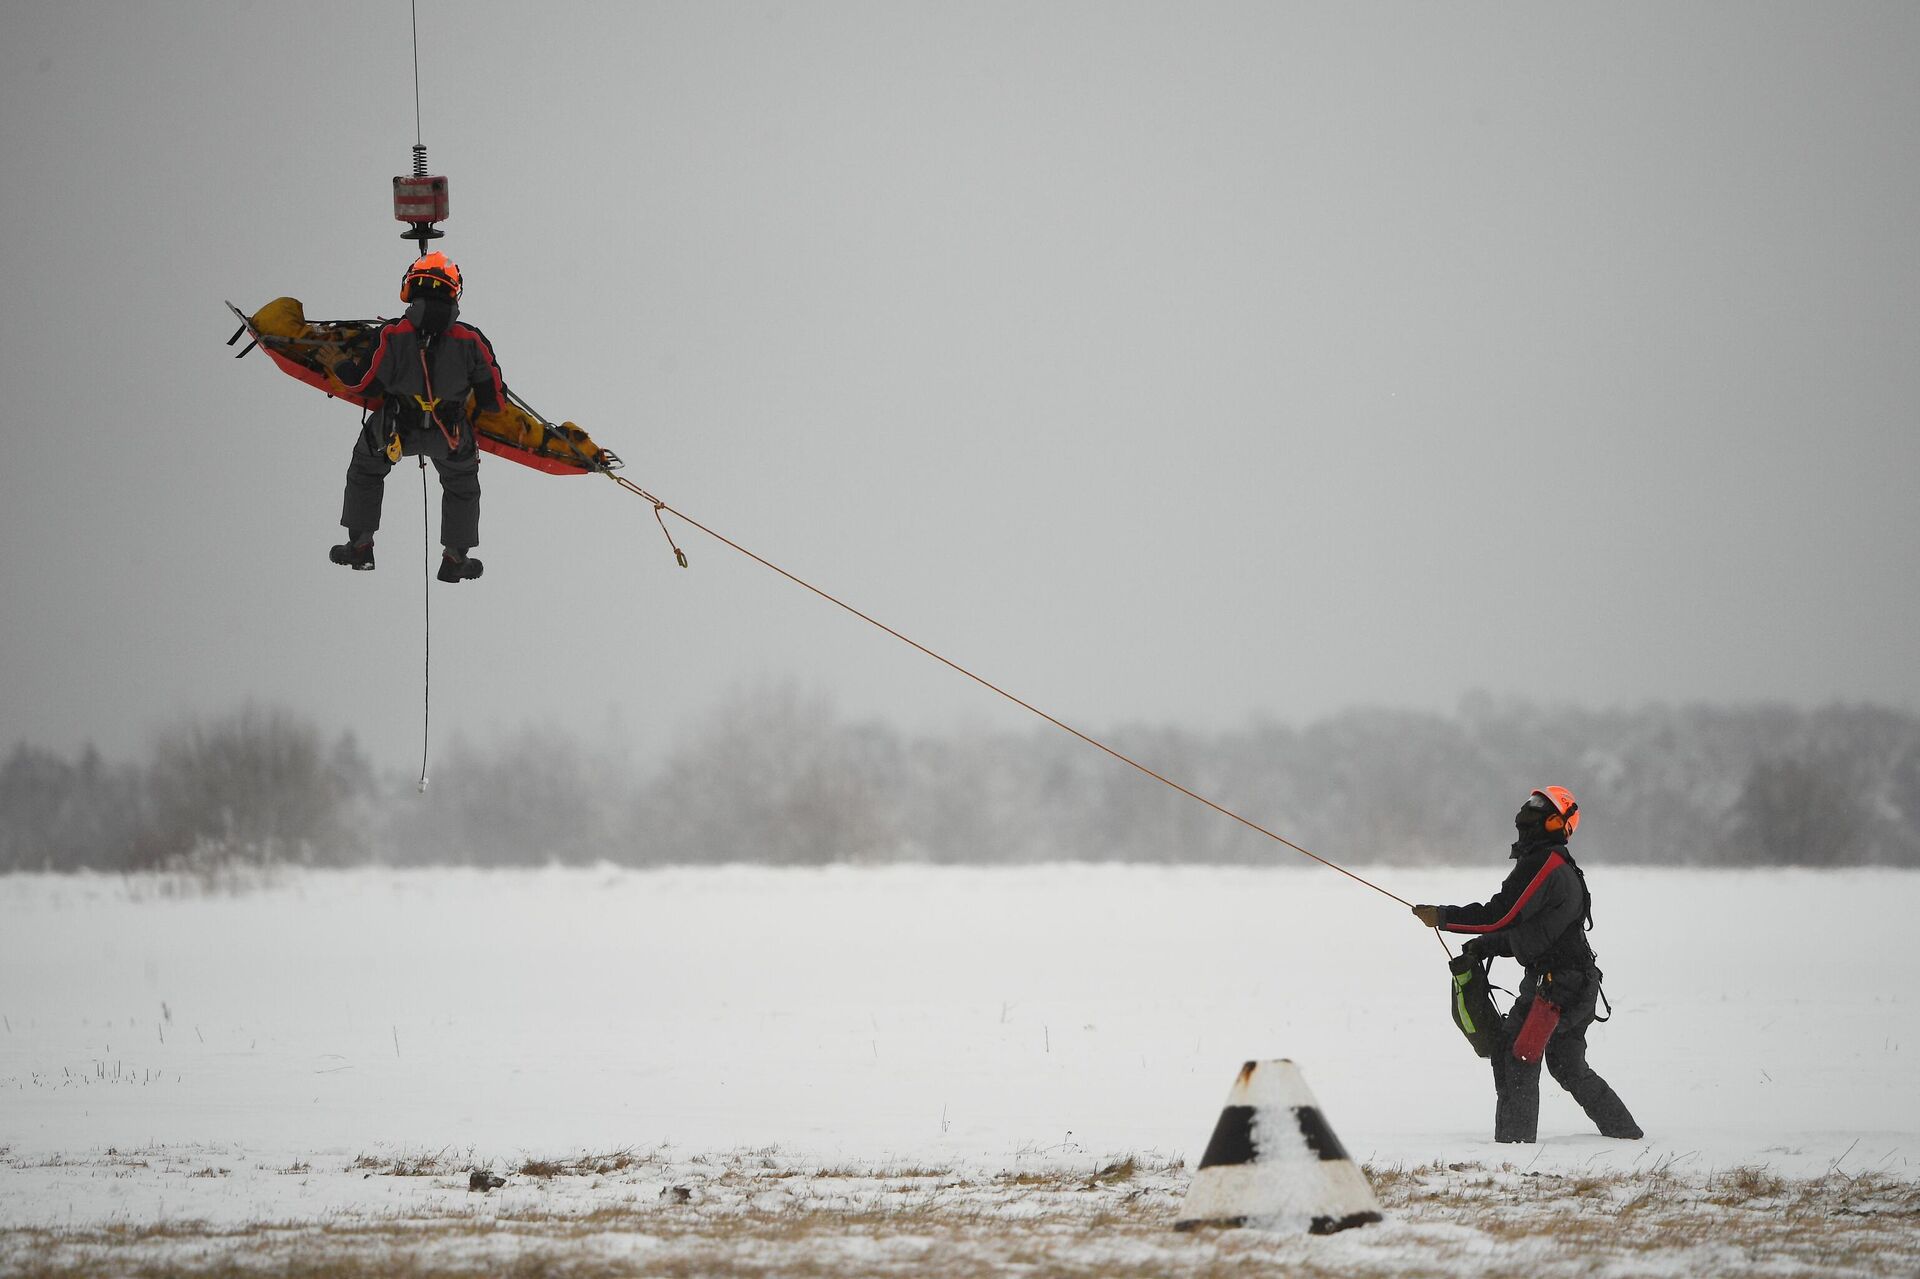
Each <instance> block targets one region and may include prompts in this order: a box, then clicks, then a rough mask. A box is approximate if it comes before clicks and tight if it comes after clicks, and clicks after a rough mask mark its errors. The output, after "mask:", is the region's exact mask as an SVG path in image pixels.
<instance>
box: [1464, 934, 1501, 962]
mask: <svg viewBox="0 0 1920 1279" xmlns="http://www.w3.org/2000/svg"><path fill="white" fill-rule="evenodd" d="M1460 953H1461V954H1463V955H1472V956H1473V957H1474V958H1475V959H1494V958H1497V957H1499V956H1501V955H1504V954H1506V953H1507V939H1506V938H1504V937H1502V936H1501V935H1500V934H1498V933H1492V934H1489V935H1487V936H1484V937H1469V938H1467V940H1466V943H1465V944H1464V945H1462V946H1461V947H1460Z"/></svg>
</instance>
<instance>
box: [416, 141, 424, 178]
mask: <svg viewBox="0 0 1920 1279" xmlns="http://www.w3.org/2000/svg"><path fill="white" fill-rule="evenodd" d="M413 176H414V177H416V178H424V177H426V176H427V148H426V147H425V146H424V145H422V144H421V143H418V142H416V143H414V144H413Z"/></svg>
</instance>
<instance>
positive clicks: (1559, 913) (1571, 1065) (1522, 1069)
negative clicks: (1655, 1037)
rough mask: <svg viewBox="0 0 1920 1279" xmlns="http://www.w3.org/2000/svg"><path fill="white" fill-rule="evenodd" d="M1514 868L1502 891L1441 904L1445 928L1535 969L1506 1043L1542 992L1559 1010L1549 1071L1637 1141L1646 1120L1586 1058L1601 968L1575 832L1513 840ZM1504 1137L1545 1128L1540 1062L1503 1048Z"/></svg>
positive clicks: (1499, 1116) (1593, 1113)
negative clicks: (1570, 837) (1570, 842)
mask: <svg viewBox="0 0 1920 1279" xmlns="http://www.w3.org/2000/svg"><path fill="white" fill-rule="evenodd" d="M1513 857H1514V867H1513V870H1512V872H1511V873H1509V874H1508V875H1507V880H1506V882H1505V883H1504V884H1502V885H1500V891H1499V892H1497V893H1495V894H1494V895H1493V897H1492V898H1491V899H1490V900H1488V901H1485V902H1481V903H1477V904H1475V905H1471V906H1441V907H1438V908H1437V919H1438V922H1437V924H1436V926H1437V927H1439V928H1440V929H1442V930H1443V931H1445V932H1450V933H1469V934H1472V935H1473V936H1474V940H1473V941H1470V942H1468V943H1467V946H1468V948H1469V949H1471V950H1474V951H1477V952H1478V953H1479V954H1481V955H1486V956H1492V955H1510V956H1512V957H1513V958H1514V959H1517V960H1519V961H1520V963H1521V964H1522V965H1524V966H1525V968H1526V970H1527V971H1526V976H1525V977H1524V978H1523V979H1522V980H1521V982H1520V993H1519V996H1518V997H1517V998H1516V999H1515V1000H1514V1001H1513V1007H1512V1008H1510V1009H1508V1010H1507V1015H1506V1018H1505V1024H1504V1026H1503V1027H1502V1029H1503V1031H1504V1038H1505V1042H1506V1043H1507V1044H1511V1043H1512V1042H1513V1040H1514V1037H1515V1036H1516V1035H1518V1034H1519V1032H1520V1026H1521V1023H1522V1022H1523V1021H1525V1020H1526V1015H1527V1010H1528V1009H1529V1008H1530V1007H1531V1006H1532V1004H1533V999H1534V997H1535V996H1536V995H1540V994H1544V995H1545V997H1546V998H1548V999H1550V1000H1551V1001H1552V1002H1553V1003H1555V1004H1556V1005H1558V1006H1559V1008H1560V1024H1559V1025H1558V1026H1556V1027H1555V1028H1554V1031H1553V1036H1552V1037H1551V1038H1550V1039H1548V1040H1547V1050H1546V1063H1547V1070H1548V1072H1549V1073H1551V1074H1552V1075H1553V1078H1554V1080H1555V1082H1557V1083H1558V1084H1559V1085H1560V1086H1561V1087H1562V1088H1564V1089H1566V1090H1567V1091H1568V1092H1569V1093H1571V1094H1573V1099H1574V1100H1575V1101H1577V1102H1579V1103H1580V1108H1581V1109H1582V1110H1584V1111H1586V1112H1587V1118H1589V1119H1591V1120H1593V1122H1594V1125H1595V1126H1596V1127H1598V1128H1599V1129H1600V1132H1601V1134H1602V1135H1603V1136H1607V1137H1627V1138H1637V1137H1639V1136H1640V1135H1641V1132H1640V1126H1639V1125H1638V1124H1636V1123H1635V1122H1634V1120H1633V1115H1632V1114H1631V1113H1629V1112H1628V1110H1627V1107H1626V1104H1625V1103H1624V1102H1622V1101H1621V1100H1620V1098H1619V1096H1618V1095H1617V1094H1616V1093H1615V1092H1614V1091H1613V1089H1612V1088H1611V1087H1609V1086H1608V1084H1607V1081H1606V1080H1604V1079H1602V1078H1601V1077H1600V1076H1599V1075H1598V1074H1596V1073H1595V1072H1594V1069H1593V1067H1591V1066H1589V1065H1588V1064H1587V1027H1588V1026H1590V1025H1592V1024H1593V1018H1594V1010H1595V1008H1596V1007H1597V1005H1598V1003H1599V999H1600V969H1599V968H1598V967H1597V966H1596V965H1595V963H1594V957H1593V948H1592V947H1591V946H1589V945H1588V944H1587V934H1586V927H1585V925H1586V922H1587V920H1588V919H1589V917H1590V911H1591V902H1592V899H1591V898H1590V897H1589V896H1588V893H1587V878H1586V876H1585V875H1584V874H1583V873H1582V872H1581V870H1580V867H1579V866H1578V865H1577V864H1575V862H1574V860H1573V855H1572V854H1571V853H1569V852H1568V851H1567V843H1566V837H1565V836H1564V835H1560V834H1545V833H1540V834H1536V835H1534V836H1533V837H1532V838H1529V839H1524V840H1523V841H1521V842H1519V843H1516V844H1515V845H1514V846H1513ZM1492 1061H1493V1088H1494V1094H1495V1096H1496V1098H1497V1100H1496V1102H1495V1106H1494V1117H1493V1139H1494V1140H1495V1141H1533V1140H1534V1139H1535V1138H1536V1136H1537V1135H1538V1131H1539V1126H1540V1063H1539V1062H1538V1061H1533V1062H1523V1061H1520V1060H1518V1059H1517V1058H1515V1057H1514V1055H1513V1053H1512V1052H1511V1051H1508V1050H1507V1049H1505V1048H1503V1049H1501V1050H1499V1051H1496V1052H1495V1053H1494V1054H1493V1058H1492Z"/></svg>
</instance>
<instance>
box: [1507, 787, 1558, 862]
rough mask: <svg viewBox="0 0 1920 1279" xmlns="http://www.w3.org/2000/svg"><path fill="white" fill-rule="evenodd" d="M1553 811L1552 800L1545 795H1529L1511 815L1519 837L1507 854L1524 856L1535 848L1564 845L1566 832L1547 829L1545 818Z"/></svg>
mask: <svg viewBox="0 0 1920 1279" xmlns="http://www.w3.org/2000/svg"><path fill="white" fill-rule="evenodd" d="M1555 811H1556V810H1555V808H1554V806H1553V801H1552V800H1549V799H1548V798H1547V797H1546V796H1545V795H1529V796H1528V797H1527V802H1526V803H1524V804H1522V805H1520V811H1519V812H1517V813H1515V814H1514V815H1513V828H1514V830H1515V831H1516V832H1518V833H1519V836H1520V838H1519V839H1516V840H1515V841H1514V842H1513V852H1512V853H1511V854H1509V856H1512V857H1516V858H1518V857H1525V856H1526V855H1527V854H1528V853H1531V852H1534V851H1535V850H1537V849H1541V848H1551V847H1554V846H1556V845H1558V846H1563V847H1564V846H1565V844H1566V842H1567V832H1566V831H1565V830H1556V831H1550V830H1548V829H1547V818H1549V817H1551V816H1552V815H1553V814H1554V812H1555Z"/></svg>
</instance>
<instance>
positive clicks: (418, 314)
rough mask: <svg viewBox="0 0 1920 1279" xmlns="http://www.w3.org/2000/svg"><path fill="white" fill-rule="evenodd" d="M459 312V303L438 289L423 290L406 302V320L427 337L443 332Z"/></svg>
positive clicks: (436, 335)
mask: <svg viewBox="0 0 1920 1279" xmlns="http://www.w3.org/2000/svg"><path fill="white" fill-rule="evenodd" d="M459 314H460V304H459V303H458V302H455V301H454V300H453V298H452V297H450V296H449V295H447V294H446V293H443V292H441V291H440V290H438V289H431V290H423V291H422V292H421V293H420V294H419V296H417V297H415V298H414V299H413V301H411V302H409V303H407V320H408V321H409V322H410V323H411V324H412V325H413V327H414V330H415V331H416V332H418V333H421V334H424V335H425V336H427V337H438V336H440V334H442V333H445V332H446V331H447V328H448V326H449V325H451V324H452V323H453V321H454V317H455V316H457V315H459Z"/></svg>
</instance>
